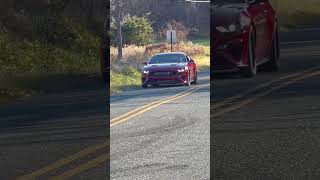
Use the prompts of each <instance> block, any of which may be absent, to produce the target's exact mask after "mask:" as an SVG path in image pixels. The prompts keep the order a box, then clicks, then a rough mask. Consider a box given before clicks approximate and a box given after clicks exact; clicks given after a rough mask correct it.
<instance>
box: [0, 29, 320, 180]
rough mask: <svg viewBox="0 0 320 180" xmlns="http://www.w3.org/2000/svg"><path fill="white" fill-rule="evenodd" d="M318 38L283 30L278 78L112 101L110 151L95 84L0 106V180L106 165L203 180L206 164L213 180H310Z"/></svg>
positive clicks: (144, 174)
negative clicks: (93, 86) (211, 109)
mask: <svg viewBox="0 0 320 180" xmlns="http://www.w3.org/2000/svg"><path fill="white" fill-rule="evenodd" d="M319 34H320V29H318V28H311V29H310V28H308V29H299V30H297V31H295V32H291V33H285V34H282V35H281V37H282V45H281V52H282V53H281V66H282V67H281V71H280V72H278V73H270V72H260V73H259V74H258V76H257V77H255V78H253V79H246V78H242V77H239V76H238V75H236V74H229V75H222V76H215V78H214V79H213V81H211V86H206V84H208V83H209V73H208V72H202V73H201V75H200V76H201V77H200V81H199V84H198V85H196V86H195V85H193V86H191V87H185V86H180V87H165V88H151V89H146V90H141V89H139V90H131V91H126V92H124V93H122V94H120V95H118V96H113V97H111V121H110V124H111V129H110V133H111V142H110V145H109V144H106V139H107V138H108V136H107V131H106V124H108V123H106V122H107V121H106V120H107V119H109V117H107V115H106V112H107V108H108V106H107V102H105V98H104V97H105V94H104V89H103V87H99V86H96V87H95V88H92V89H85V90H84V89H82V90H77V89H73V90H70V91H68V92H59V93H48V94H44V95H38V96H34V97H30V98H24V99H21V100H19V101H17V102H14V103H10V104H7V105H1V106H0V117H1V118H0V149H1V151H0V169H1V171H0V179H15V178H18V177H20V178H21V179H28V178H29V179H48V178H49V177H55V178H66V177H70V178H71V179H105V177H107V175H108V174H109V172H108V167H107V161H108V160H109V159H110V165H111V172H110V175H111V177H112V178H113V179H209V170H210V162H209V160H210V158H211V161H212V164H211V171H212V176H211V177H213V178H215V179H294V178H295V179H319V176H320V169H319V168H320V164H319V162H320V153H319V150H318V149H319V145H320V141H319V140H320V139H319V138H320V134H319V133H320V132H319V123H318V121H317V120H318V119H319V117H320V114H319V112H320V107H319V100H320V98H319V84H318V82H319V78H320V73H319V70H320V68H318V66H320V61H319V58H320V38H319ZM298 35H299V36H298ZM310 68H312V69H310ZM95 83H97V82H95ZM210 88H211V108H214V109H213V112H211V122H210V101H209V100H210V91H209V90H210ZM140 107H143V108H141V109H139V108H140ZM128 112H130V113H128ZM210 125H211V132H212V134H211V139H210ZM210 140H211V142H210ZM209 142H210V143H211V145H212V146H211V148H212V151H211V156H210V155H209V153H210V147H209ZM109 146H110V150H111V152H110V157H109V156H108V155H107V153H106V152H107V149H108V147H109Z"/></svg>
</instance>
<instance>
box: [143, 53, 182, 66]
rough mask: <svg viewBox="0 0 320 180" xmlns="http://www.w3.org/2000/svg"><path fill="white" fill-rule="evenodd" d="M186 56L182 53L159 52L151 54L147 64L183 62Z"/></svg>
mask: <svg viewBox="0 0 320 180" xmlns="http://www.w3.org/2000/svg"><path fill="white" fill-rule="evenodd" d="M184 62H186V56H185V55H183V54H161V55H155V56H153V57H152V58H151V59H150V61H149V64H165V63H184Z"/></svg>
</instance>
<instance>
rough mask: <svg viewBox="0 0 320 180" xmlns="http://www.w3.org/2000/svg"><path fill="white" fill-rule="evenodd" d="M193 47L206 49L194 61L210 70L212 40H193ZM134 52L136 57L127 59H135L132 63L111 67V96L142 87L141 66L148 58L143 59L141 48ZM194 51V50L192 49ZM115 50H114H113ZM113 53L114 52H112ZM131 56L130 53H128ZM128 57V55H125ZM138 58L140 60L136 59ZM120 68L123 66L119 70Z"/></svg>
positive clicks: (135, 49) (196, 55) (195, 56)
mask: <svg viewBox="0 0 320 180" xmlns="http://www.w3.org/2000/svg"><path fill="white" fill-rule="evenodd" d="M191 42H192V44H193V45H192V46H194V47H195V51H197V50H196V48H197V47H198V46H199V45H200V46H201V47H202V48H204V50H203V52H201V53H200V54H195V55H193V56H192V57H193V59H194V60H195V61H196V63H197V65H198V68H199V70H200V71H201V70H203V69H208V68H210V40H209V39H194V40H191ZM132 49H134V50H131V51H133V53H135V55H127V57H125V59H134V60H132V61H131V62H127V63H122V64H121V65H118V66H117V67H112V66H113V65H111V72H110V75H111V80H110V88H111V89H110V93H111V95H114V94H117V93H119V92H121V91H123V90H125V89H129V88H138V87H140V86H141V80H140V78H141V74H140V73H141V72H140V69H139V66H140V67H141V64H142V62H143V61H145V60H146V57H143V56H142V55H141V53H142V52H144V50H139V48H132ZM190 49H191V50H192V48H190ZM113 50H114V49H113ZM111 52H112V51H111ZM127 54H129V52H128V53H127ZM125 56H126V55H125ZM134 56H137V57H138V58H136V57H134ZM112 59H113V58H112V57H111V64H114V63H112ZM119 66H121V67H120V68H119Z"/></svg>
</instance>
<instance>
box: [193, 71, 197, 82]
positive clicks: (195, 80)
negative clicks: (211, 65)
mask: <svg viewBox="0 0 320 180" xmlns="http://www.w3.org/2000/svg"><path fill="white" fill-rule="evenodd" d="M197 81H198V72H196V75H195V77H194V80H193V82H192V84H197Z"/></svg>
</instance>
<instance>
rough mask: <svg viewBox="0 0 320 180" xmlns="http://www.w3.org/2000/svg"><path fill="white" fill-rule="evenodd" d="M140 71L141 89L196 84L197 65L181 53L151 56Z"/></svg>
mask: <svg viewBox="0 0 320 180" xmlns="http://www.w3.org/2000/svg"><path fill="white" fill-rule="evenodd" d="M144 65H145V66H144V67H143V69H142V77H141V81H142V87H143V88H146V87H148V86H149V85H154V86H157V85H173V84H180V85H182V84H184V85H187V86H190V84H191V83H193V84H196V83H197V65H196V64H195V62H194V61H193V59H192V58H191V57H190V56H187V55H186V54H185V53H182V52H172V53H160V54H157V55H155V56H153V57H152V58H151V59H150V61H149V62H148V63H144Z"/></svg>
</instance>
